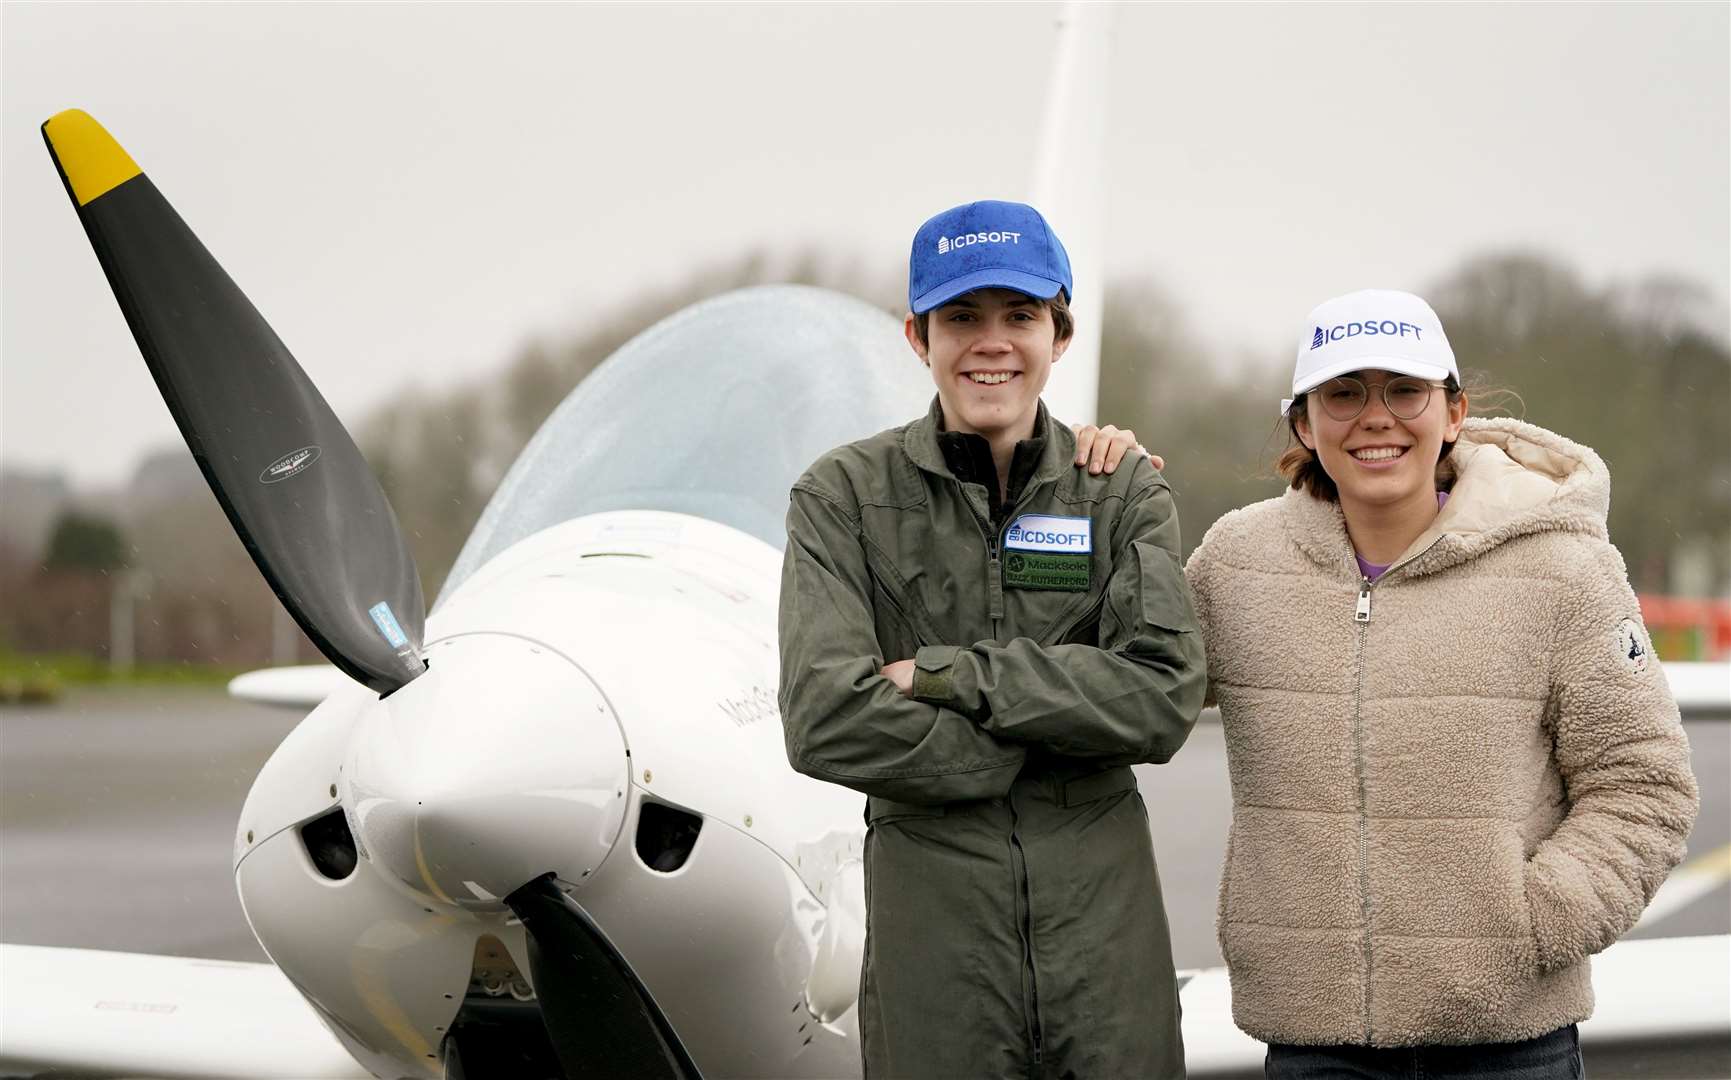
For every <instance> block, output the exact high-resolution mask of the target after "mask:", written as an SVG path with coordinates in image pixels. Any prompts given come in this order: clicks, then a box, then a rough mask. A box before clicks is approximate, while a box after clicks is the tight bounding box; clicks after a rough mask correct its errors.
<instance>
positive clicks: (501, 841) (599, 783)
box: [342, 634, 628, 909]
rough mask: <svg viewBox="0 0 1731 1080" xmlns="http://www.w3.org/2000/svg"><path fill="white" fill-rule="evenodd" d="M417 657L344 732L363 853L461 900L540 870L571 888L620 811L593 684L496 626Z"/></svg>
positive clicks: (492, 904) (623, 780) (614, 831)
mask: <svg viewBox="0 0 1731 1080" xmlns="http://www.w3.org/2000/svg"><path fill="white" fill-rule="evenodd" d="M427 659H428V665H429V666H428V671H427V673H426V674H425V675H423V676H421V677H420V678H418V679H415V680H414V681H413V682H411V683H409V684H408V685H407V686H405V687H403V688H402V689H401V690H398V691H397V692H396V693H394V694H392V695H391V696H390V697H388V698H385V699H384V700H383V701H381V702H379V704H378V705H377V706H376V707H375V708H373V709H372V710H370V711H369V712H368V714H367V716H366V717H364V718H363V719H362V721H361V723H360V727H359V730H358V731H357V732H356V735H355V737H354V739H353V741H352V742H351V743H350V748H349V753H348V755H347V758H346V760H345V762H344V766H343V785H344V788H345V790H344V791H343V793H342V796H343V804H344V805H345V806H346V807H348V808H349V813H350V820H351V822H352V824H353V831H354V833H355V840H356V843H357V847H358V848H359V850H360V853H361V854H362V856H363V857H365V858H366V859H368V860H369V861H371V862H372V863H373V864H374V865H375V866H378V867H379V868H381V869H383V870H385V871H386V872H388V873H389V874H391V875H392V876H394V877H396V878H398V879H400V880H401V881H403V882H404V883H405V884H407V885H408V886H409V887H410V888H411V889H413V890H414V891H415V892H417V893H418V894H420V895H422V896H423V897H426V898H428V899H431V900H436V901H440V902H443V903H448V904H455V905H459V906H463V907H470V908H489V909H492V908H500V907H503V900H504V897H505V896H506V895H507V894H509V893H511V892H512V891H514V890H515V889H517V888H518V887H519V886H521V885H523V884H525V883H527V882H529V881H532V880H534V879H535V878H537V877H540V876H541V875H543V874H546V873H547V872H549V871H552V872H553V873H554V874H557V875H558V876H559V878H561V879H562V880H564V881H567V882H570V883H573V884H576V885H579V886H580V885H581V884H582V883H583V882H584V881H585V880H587V879H588V878H589V877H590V875H592V874H593V873H594V872H595V870H596V869H598V868H599V867H600V865H601V863H602V860H604V859H605V858H606V857H607V854H608V852H609V851H610V850H611V849H612V847H613V845H614V842H615V841H616V840H617V839H618V837H619V832H620V828H621V826H622V825H623V823H624V820H625V805H626V799H625V794H626V790H627V785H628V764H627V759H626V756H625V741H624V737H623V736H622V735H621V733H620V729H619V724H618V722H617V720H616V718H615V717H614V715H613V710H612V708H611V707H610V706H609V705H608V704H607V701H606V699H605V698H603V697H602V695H601V692H600V690H599V689H598V688H597V687H596V686H595V684H594V683H592V682H591V681H590V680H589V678H588V677H587V676H586V675H585V674H584V673H583V671H582V670H581V669H579V668H578V667H577V666H576V665H575V664H573V663H571V662H570V661H569V660H567V659H566V658H565V657H563V656H561V655H560V654H558V653H556V652H554V651H553V650H551V649H549V648H547V647H545V646H543V645H539V644H537V643H535V642H533V641H530V640H528V639H525V638H520V637H516V636H513V635H508V634H468V635H463V636H461V637H455V638H449V639H446V640H444V641H442V642H438V643H436V644H435V645H433V646H432V647H430V648H429V649H428V653H427Z"/></svg>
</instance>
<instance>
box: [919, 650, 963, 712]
mask: <svg viewBox="0 0 1731 1080" xmlns="http://www.w3.org/2000/svg"><path fill="white" fill-rule="evenodd" d="M961 651H962V649H961V646H959V645H922V646H920V650H919V651H918V652H916V653H915V654H914V700H915V701H923V702H925V703H926V704H928V705H954V704H955V688H954V685H953V680H952V674H953V671H954V668H955V663H956V656H957V654H959V653H960V652H961Z"/></svg>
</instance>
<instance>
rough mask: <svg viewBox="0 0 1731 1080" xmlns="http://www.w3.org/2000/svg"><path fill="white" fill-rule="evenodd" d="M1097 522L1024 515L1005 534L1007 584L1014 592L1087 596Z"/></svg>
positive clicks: (1081, 518)
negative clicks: (1068, 593)
mask: <svg viewBox="0 0 1731 1080" xmlns="http://www.w3.org/2000/svg"><path fill="white" fill-rule="evenodd" d="M1093 526H1094V522H1093V521H1092V520H1091V519H1089V518H1085V517H1054V516H1052V515H1049V514H1023V515H1022V516H1021V517H1018V518H1017V519H1016V520H1015V521H1012V522H1011V523H1010V528H1009V531H1007V532H1005V533H1004V584H1005V585H1007V586H1009V587H1010V588H1012V589H1053V590H1057V591H1059V592H1087V591H1088V567H1089V563H1090V562H1091V561H1092V553H1093V551H1094V542H1093V541H1094V528H1093Z"/></svg>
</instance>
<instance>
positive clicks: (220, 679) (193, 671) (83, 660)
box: [0, 650, 246, 702]
mask: <svg viewBox="0 0 1731 1080" xmlns="http://www.w3.org/2000/svg"><path fill="white" fill-rule="evenodd" d="M244 670H246V669H244V668H237V667H228V666H226V665H219V664H191V663H185V662H180V663H169V664H135V665H134V666H133V667H132V669H131V670H130V671H127V672H124V673H118V674H117V673H115V672H114V671H112V670H110V668H109V666H108V661H107V660H106V659H103V658H101V657H96V656H87V655H84V654H82V653H18V652H11V651H9V650H0V702H9V701H52V700H53V699H55V698H57V697H59V696H60V692H61V691H62V690H63V689H65V688H66V687H68V686H116V687H124V686H221V685H223V684H225V683H227V682H228V680H230V679H232V678H234V677H235V676H236V675H239V674H240V673H241V672H242V671H244Z"/></svg>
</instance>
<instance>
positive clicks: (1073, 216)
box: [1032, 0, 1115, 423]
mask: <svg viewBox="0 0 1731 1080" xmlns="http://www.w3.org/2000/svg"><path fill="white" fill-rule="evenodd" d="M1114 6H1115V5H1113V4H1108V3H1088V2H1085V0H1069V2H1068V3H1065V4H1063V5H1062V6H1061V7H1060V9H1059V13H1058V32H1057V43H1058V48H1057V55H1056V58H1055V59H1054V61H1053V65H1052V81H1051V83H1050V85H1049V86H1048V89H1047V92H1046V114H1045V119H1044V122H1043V124H1042V127H1041V132H1040V145H1039V156H1038V157H1037V158H1036V160H1035V162H1034V187H1033V198H1032V202H1033V204H1034V206H1036V207H1037V208H1039V210H1040V212H1041V213H1042V214H1044V215H1046V220H1048V221H1050V222H1051V223H1052V228H1054V229H1055V230H1057V233H1058V236H1059V238H1060V239H1062V240H1063V242H1064V248H1065V250H1066V251H1068V252H1069V254H1070V270H1071V273H1072V276H1073V277H1074V279H1075V282H1076V295H1075V296H1074V297H1072V301H1073V302H1072V303H1071V309H1072V310H1073V311H1074V313H1075V316H1076V337H1075V339H1074V340H1073V341H1071V343H1070V348H1069V350H1068V351H1067V352H1066V353H1065V354H1064V358H1063V360H1061V361H1060V362H1059V363H1058V366H1057V367H1055V368H1053V369H1052V379H1051V381H1050V382H1048V383H1047V384H1046V393H1045V395H1044V396H1045V399H1046V405H1047V407H1048V408H1050V409H1051V410H1052V415H1053V416H1055V417H1057V418H1058V419H1059V420H1062V421H1065V422H1067V423H1093V422H1094V420H1095V419H1096V415H1097V414H1096V409H1097V405H1098V401H1097V399H1098V397H1099V392H1100V321H1101V319H1102V318H1103V316H1104V314H1105V298H1106V291H1105V285H1106V274H1105V259H1104V251H1105V245H1106V174H1107V171H1108V169H1107V161H1106V120H1107V97H1108V95H1107V89H1108V86H1109V83H1110V75H1111V72H1110V70H1109V61H1110V58H1111V49H1110V47H1109V39H1110V36H1111V29H1112V19H1113V16H1114V14H1115V12H1114Z"/></svg>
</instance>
